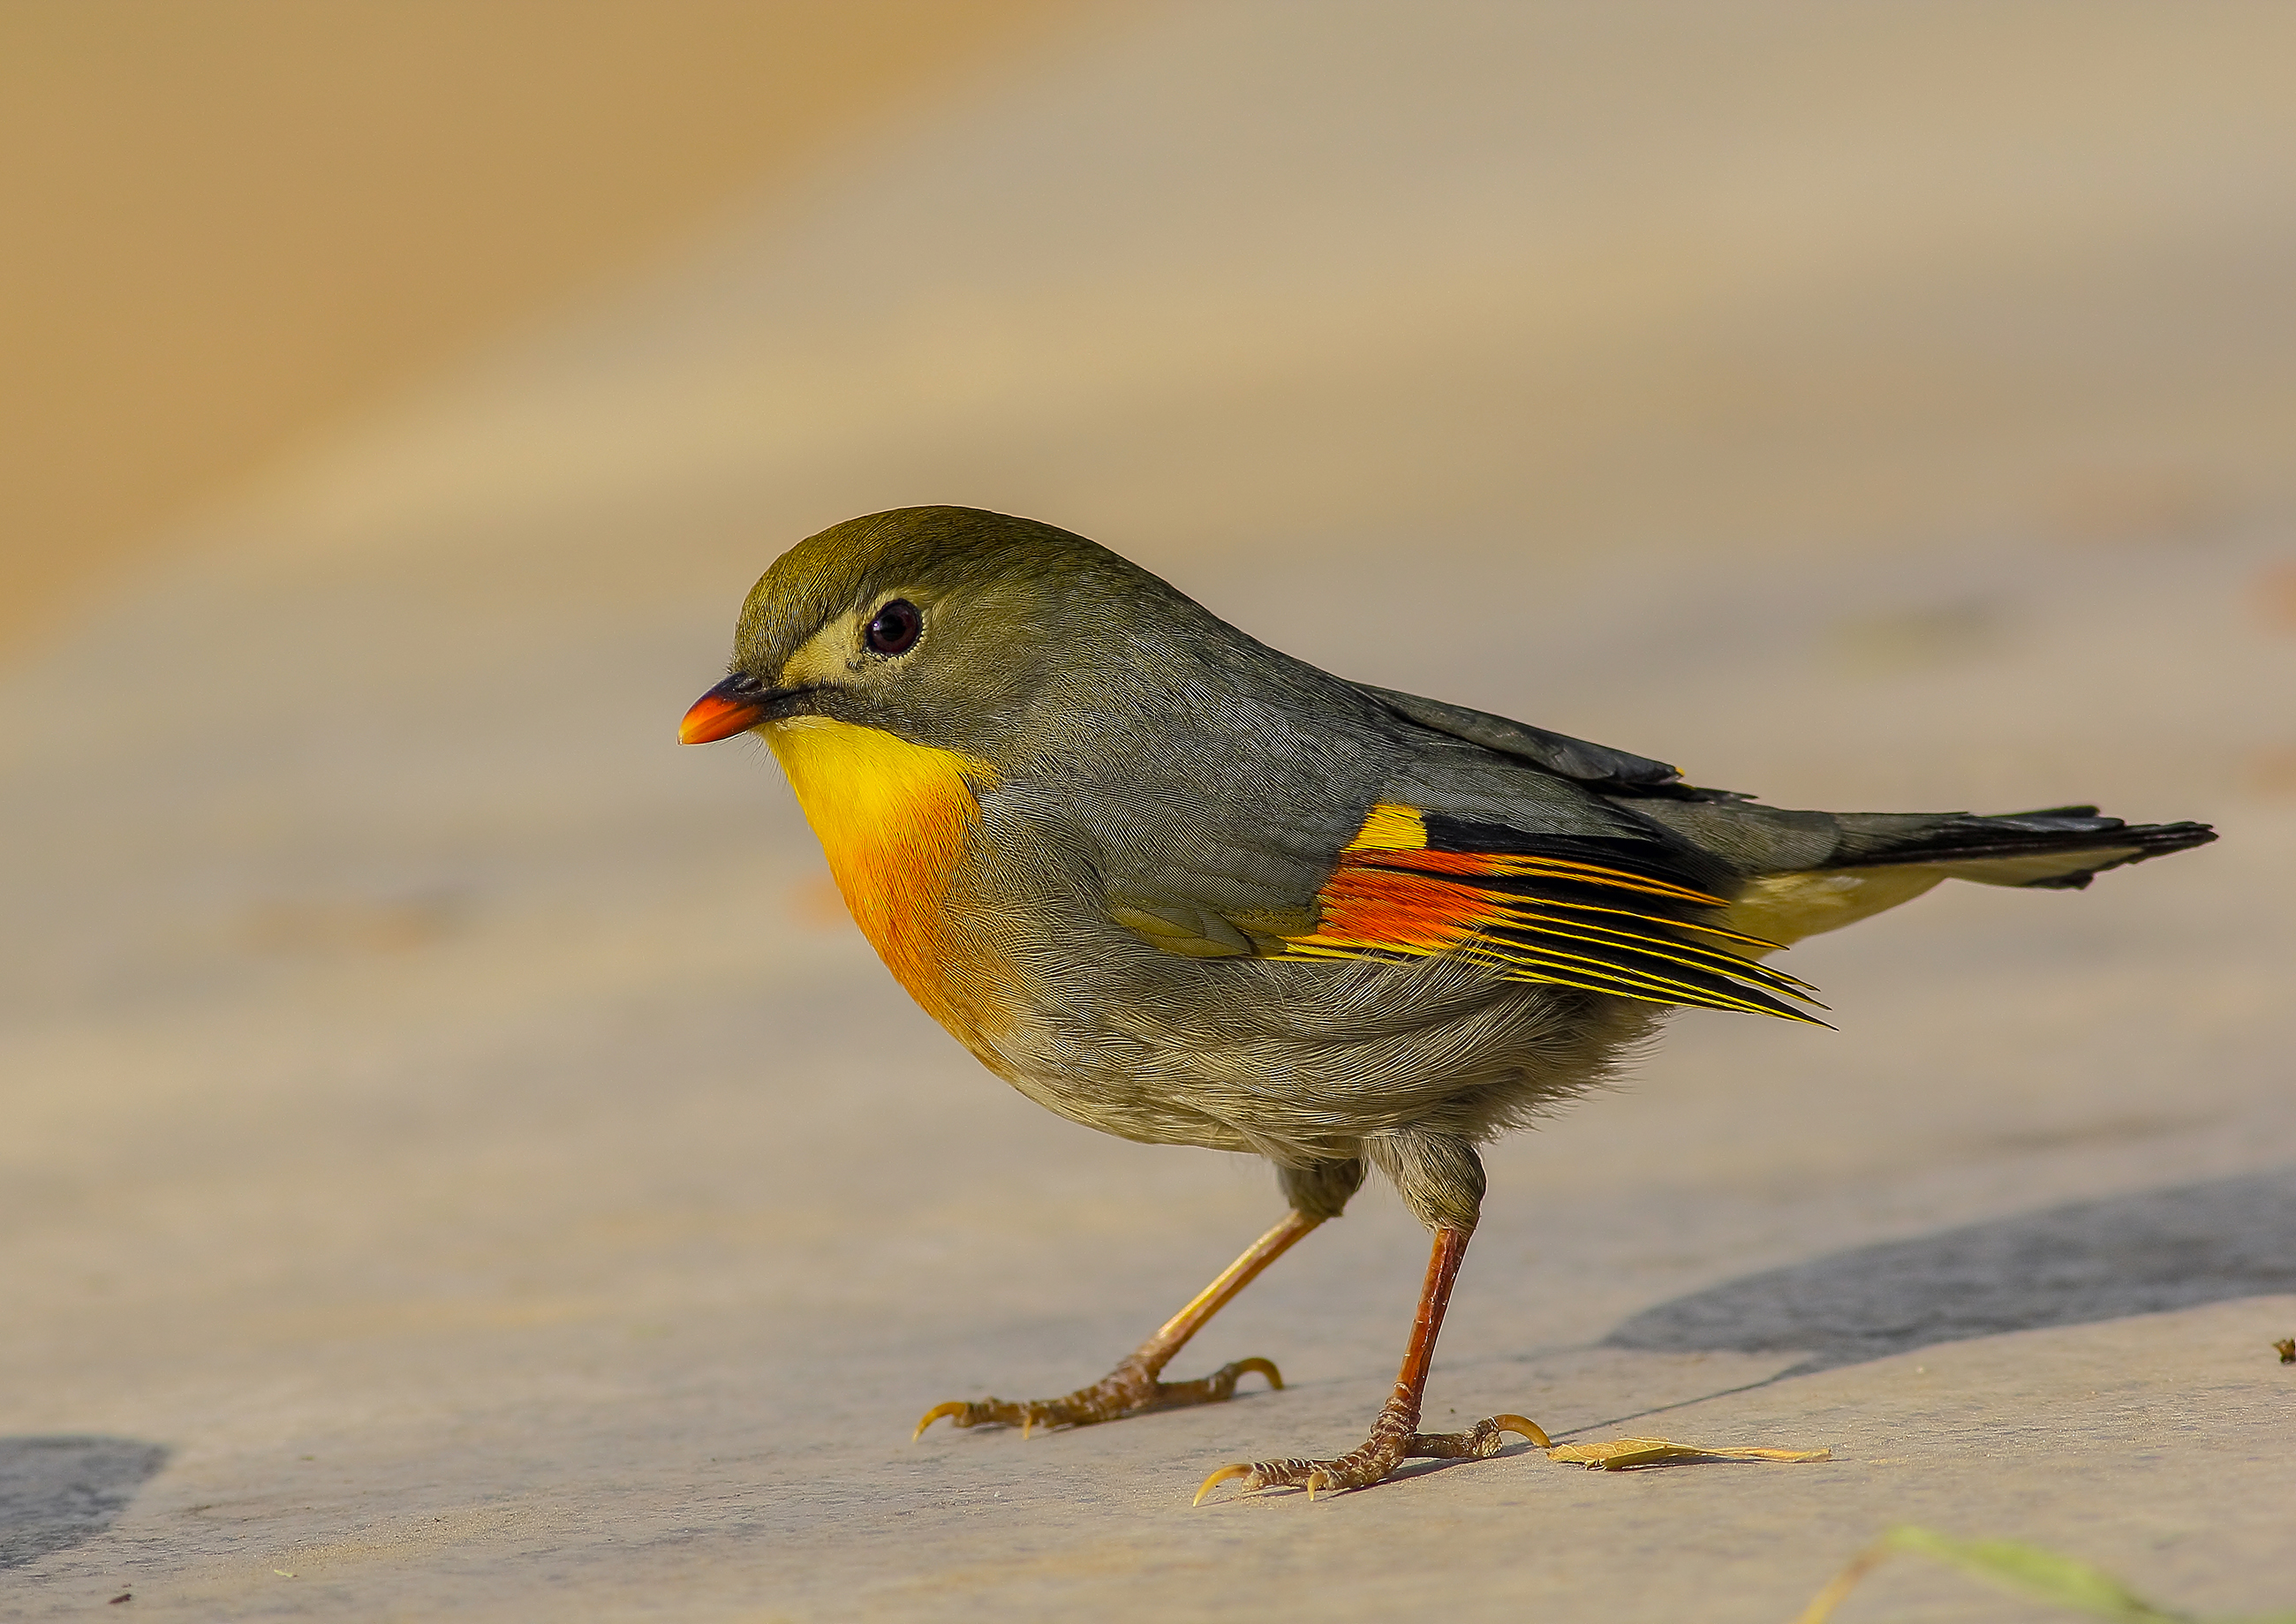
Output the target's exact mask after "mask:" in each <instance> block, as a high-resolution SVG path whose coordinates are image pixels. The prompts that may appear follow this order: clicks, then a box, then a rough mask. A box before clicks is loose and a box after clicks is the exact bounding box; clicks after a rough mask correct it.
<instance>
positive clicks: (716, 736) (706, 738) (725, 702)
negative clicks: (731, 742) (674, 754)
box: [677, 684, 766, 744]
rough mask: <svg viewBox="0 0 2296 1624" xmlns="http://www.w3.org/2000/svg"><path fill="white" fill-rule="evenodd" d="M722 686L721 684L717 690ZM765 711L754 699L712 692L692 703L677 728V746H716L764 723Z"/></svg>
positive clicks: (715, 689)
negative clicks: (717, 743)
mask: <svg viewBox="0 0 2296 1624" xmlns="http://www.w3.org/2000/svg"><path fill="white" fill-rule="evenodd" d="M723 686H724V685H723V684H720V685H719V687H723ZM765 715H766V708H765V706H763V705H762V704H760V703H758V701H756V700H755V699H747V698H744V699H735V698H734V697H732V696H731V695H729V694H726V693H720V692H719V691H718V689H717V688H712V689H710V690H709V693H705V694H703V695H702V696H701V698H700V699H698V700H695V701H693V709H690V710H688V711H687V712H686V713H685V720H684V721H682V722H680V723H679V724H678V725H677V742H679V743H680V744H715V743H716V742H717V741H718V740H720V739H730V738H732V737H733V736H734V734H737V733H747V732H748V731H749V730H750V728H752V727H755V726H757V725H758V723H759V722H761V721H763V720H764V719H765Z"/></svg>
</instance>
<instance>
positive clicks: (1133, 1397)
mask: <svg viewBox="0 0 2296 1624" xmlns="http://www.w3.org/2000/svg"><path fill="white" fill-rule="evenodd" d="M1323 1221H1324V1218H1323V1216H1321V1215H1317V1216H1310V1215H1309V1214H1308V1213H1305V1212H1301V1211H1300V1210H1297V1209H1296V1208H1295V1209H1294V1210H1292V1211H1291V1212H1288V1213H1286V1214H1285V1215H1284V1218H1283V1222H1282V1223H1280V1224H1278V1225H1276V1226H1275V1228H1273V1229H1271V1230H1269V1231H1268V1232H1267V1234H1264V1235H1262V1236H1260V1237H1259V1239H1258V1240H1257V1241H1254V1242H1253V1243H1251V1248H1250V1249H1249V1250H1248V1251H1245V1252H1244V1254H1243V1256H1242V1257H1240V1258H1238V1259H1236V1260H1235V1261H1234V1262H1233V1263H1231V1264H1229V1265H1228V1266H1227V1267H1226V1269H1225V1270H1223V1271H1222V1272H1221V1274H1220V1276H1219V1278H1218V1279H1217V1280H1215V1281H1213V1282H1212V1283H1211V1284H1210V1285H1208V1286H1206V1287H1205V1288H1204V1289H1203V1290H1202V1291H1201V1292H1197V1293H1196V1295H1195V1297H1194V1298H1193V1300H1191V1301H1190V1302H1189V1304H1188V1306H1187V1307H1185V1308H1182V1309H1181V1310H1180V1311H1179V1312H1178V1313H1177V1314H1175V1315H1173V1316H1172V1317H1171V1318H1169V1319H1168V1320H1166V1321H1165V1322H1164V1324H1163V1325H1162V1326H1160V1328H1159V1329H1158V1331H1157V1333H1156V1334H1155V1335H1153V1336H1152V1337H1150V1338H1149V1339H1148V1340H1147V1341H1144V1342H1143V1343H1141V1344H1140V1346H1139V1347H1138V1348H1136V1349H1133V1351H1132V1352H1131V1353H1129V1354H1128V1355H1127V1356H1126V1357H1125V1358H1124V1359H1123V1361H1122V1362H1121V1363H1119V1365H1118V1366H1117V1367H1116V1368H1115V1369H1114V1370H1111V1371H1110V1372H1109V1373H1108V1374H1107V1375H1105V1376H1103V1378H1101V1380H1099V1381H1098V1382H1095V1383H1093V1385H1091V1386H1090V1387H1080V1388H1078V1389H1077V1390H1076V1391H1074V1392H1072V1393H1070V1394H1068V1395H1067V1396H1066V1397H1064V1398H1030V1399H1027V1400H1024V1401H1022V1402H1020V1403H1014V1402H1013V1400H1011V1399H1009V1398H983V1399H980V1400H978V1401H977V1402H975V1401H968V1400H966V1399H963V1398H953V1399H951V1400H950V1401H949V1402H948V1403H947V1404H937V1405H935V1406H933V1407H932V1408H931V1409H929V1410H927V1411H926V1412H925V1414H924V1419H923V1420H922V1421H920V1422H918V1423H917V1430H916V1431H915V1432H914V1434H912V1436H913V1437H918V1438H922V1436H923V1435H924V1430H925V1429H926V1428H927V1427H929V1426H931V1425H932V1423H934V1422H936V1421H939V1419H940V1418H941V1417H942V1416H944V1415H946V1416H947V1417H948V1418H949V1419H950V1420H951V1421H953V1422H955V1423H956V1424H957V1425H958V1426H961V1427H977V1426H983V1425H995V1426H1007V1427H1019V1428H1020V1429H1021V1436H1022V1437H1023V1438H1025V1437H1027V1436H1028V1435H1029V1433H1030V1432H1031V1431H1035V1430H1036V1429H1037V1428H1038V1427H1084V1426H1090V1425H1091V1424H1092V1423H1095V1422H1097V1421H1117V1420H1120V1419H1122V1418H1123V1417H1124V1416H1127V1415H1144V1414H1145V1413H1146V1412H1147V1411H1150V1410H1167V1409H1176V1408H1178V1407H1181V1406H1183V1405H1190V1404H1218V1403H1219V1402H1220V1401H1221V1400H1222V1399H1225V1398H1231V1397H1233V1396H1234V1392H1235V1384H1236V1381H1237V1379H1238V1378H1239V1377H1241V1376H1242V1375H1244V1374H1247V1373H1249V1372H1251V1371H1258V1372H1259V1374H1261V1375H1264V1376H1266V1377H1267V1382H1268V1385H1269V1386H1270V1387H1274V1388H1278V1389H1280V1388H1282V1387H1283V1376H1282V1375H1281V1374H1278V1373H1277V1371H1276V1368H1275V1366H1274V1365H1273V1364H1272V1363H1270V1362H1269V1361H1267V1360H1266V1359H1259V1358H1253V1359H1238V1360H1237V1361H1235V1363H1234V1364H1233V1365H1223V1366H1220V1367H1219V1368H1218V1370H1216V1371H1214V1372H1212V1374H1210V1375H1208V1376H1202V1377H1200V1378H1198V1379H1197V1380H1195V1381H1193V1382H1160V1381H1158V1380H1157V1377H1158V1376H1159V1375H1160V1374H1162V1372H1163V1369H1164V1366H1166V1365H1168V1364H1169V1363H1171V1360H1172V1356H1173V1355H1174V1354H1176V1353H1177V1352H1179V1351H1180V1349H1182V1348H1184V1347H1185V1346H1186V1345H1187V1341H1188V1339H1189V1338H1190V1337H1192V1336H1193V1335H1195V1333H1197V1332H1199V1331H1201V1330H1202V1329H1203V1328H1204V1326H1205V1325H1208V1324H1209V1323H1210V1320H1211V1316H1213V1315H1215V1314H1217V1313H1218V1312H1219V1311H1220V1310H1221V1309H1222V1308H1226V1306H1227V1305H1228V1303H1229V1302H1230V1301H1231V1300H1233V1299H1234V1296H1235V1294H1236V1293H1237V1292H1241V1291H1242V1290H1243V1288H1244V1287H1245V1286H1247V1285H1250V1284H1251V1283H1252V1281H1253V1280H1254V1279H1256V1278H1257V1277H1258V1276H1259V1272H1260V1270H1262V1269H1264V1268H1266V1267H1267V1266H1268V1265H1269V1264H1271V1263H1273V1262H1275V1259H1278V1258H1280V1257H1282V1256H1283V1254H1284V1253H1285V1252H1287V1251H1290V1250H1291V1249H1292V1243H1294V1242H1296V1241H1298V1240H1299V1239H1300V1236H1302V1235H1304V1234H1307V1233H1308V1231H1309V1230H1311V1229H1313V1228H1315V1227H1316V1225H1318V1224H1320V1223H1322V1222H1323Z"/></svg>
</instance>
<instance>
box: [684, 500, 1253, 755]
mask: <svg viewBox="0 0 2296 1624" xmlns="http://www.w3.org/2000/svg"><path fill="white" fill-rule="evenodd" d="M1156 600H1163V601H1164V602H1163V603H1157V602H1156ZM1167 605H1169V607H1167ZM1182 606H1184V607H1182ZM1159 608H1161V609H1163V610H1164V614H1163V616H1162V617H1161V619H1163V620H1165V621H1169V616H1170V614H1171V613H1172V612H1174V611H1175V610H1177V611H1178V612H1181V613H1183V614H1185V613H1186V612H1187V611H1193V614H1194V615H1196V616H1201V617H1202V619H1206V620H1210V616H1206V615H1203V611H1201V610H1197V609H1196V608H1195V606H1194V605H1193V604H1191V603H1188V602H1187V600H1186V599H1185V598H1182V597H1181V596H1180V595H1178V594H1177V593H1176V592H1174V591H1173V590H1172V589H1171V588H1170V587H1169V586H1165V584H1164V583H1163V582H1161V581H1160V580H1158V579H1157V578H1155V577H1154V576H1152V575H1150V574H1148V573H1147V572H1146V571H1145V570H1141V569H1140V568H1138V567H1137V566H1136V565H1134V564H1131V563H1129V562H1127V561H1125V560H1124V559H1122V558H1120V557H1119V556H1118V555H1117V554H1113V553H1111V552H1110V551H1108V550H1107V549H1106V548H1105V547H1102V546H1100V545H1096V544H1095V543H1093V542H1090V541H1087V540H1086V539H1085V538H1084V537H1081V536H1075V535H1071V534H1070V533H1069V532H1068V531H1066V530H1062V529H1055V528H1054V527H1053V526H1051V525H1048V524H1039V523H1037V522H1036V521H1033V520H1027V519H1014V518H1008V517H1006V516H1005V515H1004V514H1001V513H985V512H982V511H980V509H977V508H964V507H911V508H898V509H895V510H893V511H892V512H890V513H874V514H871V515H869V516H868V517H866V518H861V519H854V520H849V521H847V522H846V523H843V524H840V525H837V526H835V527H834V528H832V529H827V530H824V531H823V532H821V534H819V535H818V536H815V537H809V538H808V539H807V540H805V541H802V542H799V544H798V545H796V546H794V547H792V548H791V549H790V550H789V551H788V552H787V553H785V554H783V555H782V556H781V557H780V558H779V559H777V560H775V562H774V565H773V567H772V568H771V569H769V570H767V571H766V573H765V575H764V577H763V578H760V579H759V580H758V584H757V586H755V587H753V588H751V590H750V596H749V600H748V602H747V603H744V604H743V605H742V617H741V620H740V623H739V625H738V626H737V627H736V629H735V632H734V659H733V664H732V670H731V673H730V675H728V676H727V677H726V680H725V681H723V682H721V683H719V684H718V685H717V686H716V687H714V688H712V689H710V690H709V693H705V694H703V695H702V696H701V699H700V700H698V701H695V702H694V704H693V709H690V710H688V711H687V712H686V714H685V722H684V724H683V725H682V726H681V727H680V728H679V731H678V737H679V738H680V739H681V740H682V741H683V742H685V743H688V744H706V743H709V742H714V741H716V740H718V739H725V738H730V737H732V736H733V735H734V734H737V733H742V732H746V731H749V730H750V729H752V728H760V727H767V726H773V725H775V724H779V723H784V722H789V721H791V720H793V719H796V718H807V717H819V718H827V719H829V720H832V721H837V722H844V723H848V724H851V725H853V726H862V727H869V728H874V729H878V730H880V731H881V732H885V733H890V734H895V735H897V736H898V737H900V738H902V739H906V740H908V741H909V742H913V743H917V744H923V745H929V746H932V747H935V748H938V749H942V750H956V751H960V752H962V753H964V755H967V756H970V757H973V758H977V759H985V760H997V759H1002V758H1003V757H1004V756H1005V753H1006V751H1007V749H1008V748H1009V747H1010V745H1011V743H1012V741H1013V728H1014V726H1015V724H1016V723H1017V722H1018V721H1019V720H1020V718H1022V717H1024V716H1025V715H1026V714H1027V713H1028V712H1029V708H1030V706H1031V703H1032V701H1034V700H1035V699H1036V697H1037V695H1038V693H1040V692H1041V691H1042V689H1043V688H1044V687H1045V685H1046V682H1047V680H1048V678H1049V677H1051V676H1053V675H1054V667H1055V661H1056V660H1057V666H1058V668H1059V670H1060V671H1061V672H1062V673H1066V674H1069V675H1070V676H1071V677H1076V676H1082V677H1084V678H1085V680H1087V681H1088V680H1089V674H1090V673H1091V672H1092V671H1093V670H1095V668H1099V669H1102V670H1108V669H1111V668H1121V669H1126V670H1130V669H1134V668H1136V659H1134V658H1133V657H1132V651H1129V650H1128V647H1127V635H1128V628H1130V627H1135V626H1136V625H1137V624H1138V623H1139V622H1141V621H1142V620H1143V619H1146V620H1150V621H1155V620H1157V619H1160V617H1158V616H1157V615H1156V614H1155V613H1153V612H1152V611H1153V610H1155V609H1159ZM1144 610H1146V611H1151V612H1148V613H1145V614H1144V613H1143V611H1144ZM1213 624H1215V625H1217V624H1218V623H1217V622H1213Z"/></svg>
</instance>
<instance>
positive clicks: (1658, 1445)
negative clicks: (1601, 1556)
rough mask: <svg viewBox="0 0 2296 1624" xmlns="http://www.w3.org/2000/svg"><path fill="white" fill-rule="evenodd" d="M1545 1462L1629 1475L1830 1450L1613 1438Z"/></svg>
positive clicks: (1558, 1452) (1822, 1456) (1801, 1457)
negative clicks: (1641, 1468) (1701, 1463)
mask: <svg viewBox="0 0 2296 1624" xmlns="http://www.w3.org/2000/svg"><path fill="white" fill-rule="evenodd" d="M1546 1458H1547V1459H1548V1460H1551V1461H1562V1462H1565V1463H1567V1464H1570V1465H1574V1466H1586V1467H1588V1468H1590V1469H1593V1470H1595V1471H1601V1472H1626V1471H1629V1470H1631V1469H1632V1468H1634V1467H1636V1466H1671V1465H1677V1464H1681V1465H1687V1464H1691V1463H1693V1462H1696V1461H1825V1460H1832V1459H1833V1450H1831V1449H1710V1448H1706V1447H1704V1446H1703V1445H1701V1444H1678V1443H1676V1442H1675V1441H1674V1440H1673V1439H1670V1438H1614V1439H1611V1441H1610V1442H1609V1443H1606V1444H1563V1445H1562V1446H1560V1447H1559V1448H1553V1449H1549V1450H1548V1451H1547V1452H1546Z"/></svg>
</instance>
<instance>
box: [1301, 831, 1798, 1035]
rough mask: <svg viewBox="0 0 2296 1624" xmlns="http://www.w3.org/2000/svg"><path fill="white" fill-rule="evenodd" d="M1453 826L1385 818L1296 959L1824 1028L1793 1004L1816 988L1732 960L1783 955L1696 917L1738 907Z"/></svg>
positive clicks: (1350, 864) (1359, 846) (1348, 863)
mask: <svg viewBox="0 0 2296 1624" xmlns="http://www.w3.org/2000/svg"><path fill="white" fill-rule="evenodd" d="M1450 825H1451V820H1448V819H1446V818H1443V817H1440V816H1424V815H1423V814H1421V813H1420V812H1419V811H1418V810H1416V809H1415V808H1410V807H1399V806H1390V805H1387V804H1384V803H1382V805H1379V806H1376V807H1374V808H1372V811H1371V816H1369V817H1368V818H1366V819H1365V821H1364V826H1363V829H1362V831H1361V832H1360V833H1357V836H1356V838H1355V840H1354V841H1352V842H1350V843H1349V846H1348V848H1347V849H1346V850H1344V851H1342V852H1341V854H1340V863H1339V867H1338V868H1337V869H1336V870H1335V871H1334V872H1333V875H1332V877H1331V879H1330V880H1329V881H1327V882H1325V883H1324V889H1323V890H1322V892H1321V893H1320V895H1319V900H1320V902H1321V904H1322V917H1321V919H1320V921H1319V922H1318V923H1317V925H1316V929H1315V931H1312V932H1311V933H1308V934H1306V935H1301V936H1294V937H1289V938H1286V943H1287V949H1288V950H1287V951H1286V952H1285V953H1284V954H1283V957H1285V958H1421V957H1426V956H1431V955H1434V954H1441V953H1456V954H1460V955H1463V956H1467V957H1471V958H1477V959H1481V960H1483V961H1485V962H1487V963H1488V964H1493V965H1496V966H1497V967H1499V968H1500V969H1501V970H1502V972H1504V973H1505V975H1507V976H1508V977H1510V978H1511V979H1513V980H1524V981H1546V982H1551V983H1554V985H1557V986H1562V987H1576V988H1583V989H1584V990H1586V991H1588V992H1605V993H1611V994H1614V995H1616V996H1617V997H1626V998H1641V999H1644V1000H1647V1001H1648V1002H1651V1003H1653V1004H1699V1005H1706V1006H1708V1007H1709V1008H1712V1009H1732V1010H1743V1011H1745V1012H1747V1013H1759V1014H1769V1015H1779V1016H1783V1017H1784V1018H1786V1019H1788V1020H1792V1021H1815V1020H1816V1018H1815V1017H1814V1016H1811V1015H1808V1014H1805V1013H1802V1011H1800V1009H1798V1008H1796V1007H1795V1006H1794V1005H1792V1004H1789V1003H1786V1002H1784V1000H1785V999H1787V998H1793V999H1798V1000H1800V1001H1801V1002H1803V1003H1815V1002H1816V1000H1815V999H1813V998H1811V997H1809V989H1808V983H1807V982H1804V981H1800V980H1796V979H1795V978H1794V977H1792V976H1790V975H1787V974H1785V973H1784V972H1782V971H1776V970H1771V969H1768V968H1767V967H1766V966H1764V965H1762V964H1757V963H1755V962H1754V961H1753V960H1752V959H1751V958H1749V957H1747V956H1744V955H1743V954H1742V953H1734V952H1732V951H1730V947H1731V945H1732V944H1734V945H1736V946H1738V947H1743V948H1746V949H1749V950H1751V951H1752V952H1758V953H1767V952H1771V951H1774V950H1775V949H1776V947H1778V944H1777V943H1775V942H1770V941H1764V940H1762V939H1760V938H1759V937H1753V936H1744V935H1741V934H1739V933H1738V932H1736V931H1726V930H1723V929H1722V928H1720V927H1719V926H1718V925H1710V924H1706V923H1701V921H1700V920H1699V919H1697V918H1696V917H1694V916H1693V915H1698V914H1701V913H1703V912H1704V911H1705V910H1707V909H1710V908H1720V907H1725V906H1728V904H1727V900H1726V898H1720V897H1715V896H1711V895H1710V894H1708V893H1707V892H1705V891H1702V890H1693V889H1692V888H1691V887H1689V886H1686V885H1682V884H1679V883H1677V882H1674V881H1672V880H1669V879H1667V878H1665V877H1664V876H1663V875H1661V874H1656V873H1653V872H1649V871H1648V870H1647V869H1646V868H1644V866H1643V865H1629V864H1630V863H1631V859H1621V861H1620V863H1619V864H1617V865H1613V864H1612V863H1610V862H1603V861H1596V860H1593V859H1592V858H1588V857H1564V856H1549V855H1544V854H1541V853H1538V852H1532V851H1523V850H1490V849H1481V850H1478V849H1450V848H1452V847H1454V846H1456V845H1458V844H1460V843H1462V841H1463V839H1464V841H1466V842H1468V843H1473V842H1475V841H1478V840H1480V841H1481V842H1485V843H1489V842H1494V841H1496V840H1497V839H1504V838H1505V835H1504V834H1502V833H1501V832H1500V831H1497V830H1496V829H1492V828H1488V827H1487V826H1485V825H1480V824H1465V825H1456V826H1450ZM1521 838H1522V839H1524V840H1525V841H1528V840H1529V837H1527V836H1526V837H1521ZM1557 844H1561V842H1557ZM1606 855H1607V854H1606ZM1820 1007H1823V1006H1822V1005H1821V1006H1820ZM1818 1024H1823V1023H1822V1022H1818Z"/></svg>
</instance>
